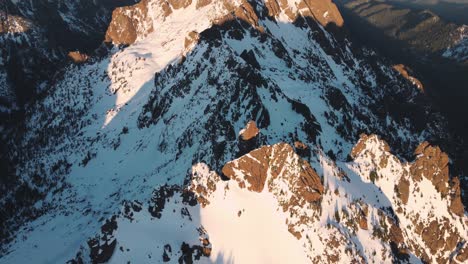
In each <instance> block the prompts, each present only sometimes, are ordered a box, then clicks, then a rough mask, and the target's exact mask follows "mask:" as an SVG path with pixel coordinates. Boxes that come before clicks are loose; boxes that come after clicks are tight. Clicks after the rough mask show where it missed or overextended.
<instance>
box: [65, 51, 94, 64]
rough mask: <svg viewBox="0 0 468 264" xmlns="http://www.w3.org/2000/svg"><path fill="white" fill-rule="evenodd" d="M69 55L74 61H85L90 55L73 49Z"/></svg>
mask: <svg viewBox="0 0 468 264" xmlns="http://www.w3.org/2000/svg"><path fill="white" fill-rule="evenodd" d="M68 57H69V58H70V59H71V60H72V61H73V62H74V63H83V62H86V61H87V60H88V59H89V56H88V55H86V54H84V53H81V52H79V51H71V52H69V53H68Z"/></svg>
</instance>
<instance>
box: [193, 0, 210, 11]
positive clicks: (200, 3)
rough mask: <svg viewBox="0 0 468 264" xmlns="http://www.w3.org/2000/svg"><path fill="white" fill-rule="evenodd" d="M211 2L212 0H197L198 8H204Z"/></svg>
mask: <svg viewBox="0 0 468 264" xmlns="http://www.w3.org/2000/svg"><path fill="white" fill-rule="evenodd" d="M209 4H211V0H197V5H196V7H197V9H198V8H202V7H205V6H207V5H209Z"/></svg>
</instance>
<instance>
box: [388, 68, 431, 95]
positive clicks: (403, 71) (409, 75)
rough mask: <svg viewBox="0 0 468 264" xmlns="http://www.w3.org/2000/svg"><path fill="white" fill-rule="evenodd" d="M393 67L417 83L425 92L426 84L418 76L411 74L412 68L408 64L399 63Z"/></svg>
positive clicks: (413, 82)
mask: <svg viewBox="0 0 468 264" xmlns="http://www.w3.org/2000/svg"><path fill="white" fill-rule="evenodd" d="M393 69H395V70H396V71H397V72H399V73H400V74H401V76H403V77H404V78H405V79H407V80H408V81H410V82H411V83H412V84H414V85H416V87H417V88H418V89H419V90H420V91H421V92H424V86H423V84H422V82H421V81H419V80H418V79H417V78H416V77H413V76H411V75H412V74H411V72H412V71H411V69H410V68H408V67H407V66H406V65H403V64H397V65H394V66H393Z"/></svg>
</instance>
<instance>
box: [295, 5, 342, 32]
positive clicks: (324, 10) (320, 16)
mask: <svg viewBox="0 0 468 264" xmlns="http://www.w3.org/2000/svg"><path fill="white" fill-rule="evenodd" d="M298 8H299V10H300V12H301V13H302V14H303V15H305V16H312V17H313V18H314V19H315V20H317V22H319V23H320V24H321V25H322V26H327V25H328V24H330V23H333V24H335V25H337V26H339V27H341V26H343V23H344V21H343V17H342V16H341V13H340V11H339V10H338V7H336V5H335V4H334V3H333V2H332V1H331V0H320V1H317V0H302V1H301V2H300V3H299V4H298Z"/></svg>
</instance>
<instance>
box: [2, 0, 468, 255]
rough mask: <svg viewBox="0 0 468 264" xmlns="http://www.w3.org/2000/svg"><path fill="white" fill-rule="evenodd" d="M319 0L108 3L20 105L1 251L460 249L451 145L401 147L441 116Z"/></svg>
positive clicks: (425, 136) (432, 133)
mask: <svg viewBox="0 0 468 264" xmlns="http://www.w3.org/2000/svg"><path fill="white" fill-rule="evenodd" d="M301 3H302V4H301ZM317 3H320V4H324V5H325V6H327V5H328V4H329V2H328V1H292V0H290V1H283V0H281V1H271V0H268V1H214V0H213V1H209V0H208V1H194V0H193V1H150V0H147V1H145V0H143V1H141V2H139V3H138V4H136V5H133V6H129V7H123V8H118V9H116V11H114V13H113V19H112V22H111V25H110V26H109V29H108V31H107V37H108V39H107V41H108V42H112V43H113V44H112V43H107V44H106V45H108V47H110V48H109V49H108V50H105V51H102V52H101V53H102V54H101V53H100V55H99V57H97V56H96V57H91V58H89V59H88V60H87V61H86V62H84V63H81V64H69V65H67V67H65V68H64V69H63V70H62V71H60V74H57V76H56V77H54V78H53V80H51V81H50V86H49V87H47V88H48V89H47V90H46V91H47V92H46V94H45V95H44V98H43V99H41V100H38V101H37V102H35V103H34V104H32V105H31V106H30V107H28V108H27V111H26V113H25V115H26V120H25V125H24V130H23V133H18V135H16V137H15V140H14V141H13V142H12V146H14V147H15V151H14V153H13V154H12V155H13V156H14V158H15V160H16V161H17V163H18V166H17V175H20V178H19V179H18V186H16V187H15V188H11V189H8V190H7V191H8V194H7V195H5V196H2V197H1V200H0V201H1V203H2V205H4V208H8V212H7V218H6V221H5V224H4V225H5V226H8V229H4V230H5V231H4V232H3V231H2V234H5V236H4V237H6V239H5V241H6V242H5V247H2V254H3V252H5V253H4V255H5V256H4V257H3V258H1V259H0V262H2V261H5V262H7V263H9V262H18V263H25V262H30V261H31V260H34V261H35V262H38V263H50V262H59V263H63V262H66V261H70V262H71V263H81V262H84V263H87V262H91V263H92V262H106V261H107V262H111V263H121V262H126V261H127V260H132V261H134V262H138V263H140V262H147V261H150V262H153V261H154V262H166V261H168V262H181V263H191V262H192V261H198V262H201V263H213V262H214V263H220V262H228V263H229V262H240V263H247V262H256V263H262V262H263V263H274V262H277V263H285V262H287V260H288V259H289V260H292V262H295V263H307V262H308V261H312V262H316V261H321V260H322V261H323V262H338V261H342V262H346V263H351V262H353V261H360V262H363V261H367V262H373V263H383V262H392V261H396V260H400V261H403V262H404V261H407V262H411V263H418V262H421V261H435V260H436V259H437V260H439V259H441V260H449V259H454V258H456V259H457V260H458V261H465V260H466V258H465V255H464V254H465V253H463V252H466V242H465V241H466V239H467V238H466V232H464V230H466V216H465V215H464V210H463V206H461V209H460V205H461V204H460V187H459V185H457V178H456V177H453V176H454V175H450V173H449V171H448V168H447V162H448V158H447V155H446V154H443V153H442V151H441V150H440V149H438V148H436V147H430V146H428V145H427V144H426V145H422V146H423V147H420V148H418V153H419V156H418V157H417V158H416V161H414V162H410V163H408V162H405V161H402V160H403V158H404V157H405V158H406V159H407V160H410V159H411V158H412V156H413V150H414V149H417V146H418V145H419V144H420V142H423V141H425V140H428V141H435V140H439V142H444V141H443V140H445V139H446V138H445V137H447V135H449V134H448V133H446V130H445V127H444V124H445V121H444V119H443V118H442V117H441V116H440V115H439V114H438V113H437V112H436V111H435V110H434V109H433V108H431V106H430V105H429V104H428V103H427V100H426V97H425V95H424V94H422V93H421V92H420V90H418V89H417V87H415V86H414V85H413V84H412V83H411V82H410V81H408V80H407V79H405V78H403V77H401V76H400V74H398V73H397V72H395V71H394V70H393V69H392V67H391V65H388V64H387V63H386V61H384V60H382V59H381V58H379V57H378V56H377V55H376V53H374V52H372V51H369V50H367V49H364V48H362V47H359V46H356V45H355V44H353V43H352V42H351V41H350V40H349V39H348V38H347V37H346V35H345V33H344V32H341V33H343V34H340V35H336V34H335V33H337V31H336V28H335V27H333V26H331V25H330V26H327V25H328V24H329V23H331V22H323V21H325V20H321V19H318V18H317V14H320V15H321V17H322V18H325V17H327V18H330V19H332V18H333V20H334V21H335V20H336V23H335V24H336V25H338V26H339V24H340V22H339V20H337V19H338V16H337V15H336V14H335V15H333V12H332V13H330V12H329V13H327V14H325V12H326V11H325V12H323V13H320V12H321V11H320V12H319V11H317V10H322V9H320V8H319V7H318V6H316V5H317ZM312 4H314V5H312ZM330 5H331V4H330ZM320 6H321V5H320ZM288 10H289V11H288ZM307 10H308V11H307ZM289 12H291V13H289ZM314 12H315V13H314ZM317 12H319V13H317ZM291 14H293V15H291ZM105 47H106V46H105V45H104V46H103V47H101V48H102V49H105ZM361 133H366V134H379V136H380V137H378V136H363V137H362V138H361V139H360V140H359V142H358V143H357V145H356V146H355V143H356V141H358V139H359V135H360V134H361ZM381 138H385V142H387V143H385V142H384V141H383V140H382V139H381ZM390 148H391V150H392V152H390ZM457 186H458V187H457ZM17 194H18V195H17ZM19 194H21V195H19ZM23 194H27V195H23ZM421 195H423V197H426V196H427V199H420V196H421ZM441 196H442V197H441ZM17 197H27V198H26V199H24V200H20V201H18V200H16V199H17ZM431 210H437V212H436V213H432V214H431ZM408 225H409V226H408ZM20 227H21V229H19V228H20ZM432 231H434V232H432ZM431 232H432V233H431ZM413 233H414V234H413ZM44 234H47V241H45V242H44V240H43V239H44ZM431 235H435V236H437V238H443V239H445V238H446V237H450V239H448V238H447V239H445V240H444V241H446V242H447V241H448V242H447V243H446V244H447V246H445V245H444V246H443V247H441V246H440V245H439V244H433V243H431V242H430V241H431V239H430V238H431ZM449 240H450V241H449ZM246 241H247V242H246ZM262 241H263V242H262ZM23 252H28V254H27V255H26V254H23ZM280 253H282V254H280ZM268 256H271V258H268Z"/></svg>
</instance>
